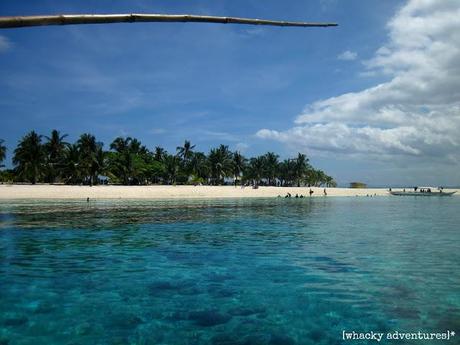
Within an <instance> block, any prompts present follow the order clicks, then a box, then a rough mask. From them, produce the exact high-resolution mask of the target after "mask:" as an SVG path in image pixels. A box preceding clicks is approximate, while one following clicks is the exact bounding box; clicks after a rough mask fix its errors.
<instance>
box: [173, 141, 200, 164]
mask: <svg viewBox="0 0 460 345" xmlns="http://www.w3.org/2000/svg"><path fill="white" fill-rule="evenodd" d="M195 146H196V145H192V144H191V143H190V141H188V140H185V142H184V146H177V148H176V150H177V155H178V156H179V157H180V158H182V160H183V161H184V162H186V161H188V160H189V159H190V158H191V157H192V154H193V149H194V148H195Z"/></svg>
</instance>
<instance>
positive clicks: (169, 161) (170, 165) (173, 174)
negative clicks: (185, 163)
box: [163, 155, 180, 184]
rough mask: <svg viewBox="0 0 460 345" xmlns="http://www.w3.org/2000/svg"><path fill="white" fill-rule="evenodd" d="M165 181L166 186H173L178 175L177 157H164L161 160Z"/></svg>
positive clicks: (178, 164) (178, 163)
mask: <svg viewBox="0 0 460 345" xmlns="http://www.w3.org/2000/svg"><path fill="white" fill-rule="evenodd" d="M163 163H164V173H165V180H166V181H167V183H168V184H175V183H176V179H177V175H178V173H179V166H180V162H179V157H177V156H175V155H166V156H165V157H164V159H163Z"/></svg>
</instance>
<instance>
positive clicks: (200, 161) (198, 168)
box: [190, 152, 209, 183]
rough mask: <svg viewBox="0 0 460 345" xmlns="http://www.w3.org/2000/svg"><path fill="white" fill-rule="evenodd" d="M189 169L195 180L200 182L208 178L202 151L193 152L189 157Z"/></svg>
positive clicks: (206, 163)
mask: <svg viewBox="0 0 460 345" xmlns="http://www.w3.org/2000/svg"><path fill="white" fill-rule="evenodd" d="M190 171H191V173H192V174H193V176H194V179H195V180H196V181H198V180H199V181H200V183H201V182H202V181H204V180H206V179H207V178H208V175H209V165H208V160H207V159H206V155H205V154H204V153H203V152H194V153H193V155H192V158H191V159H190Z"/></svg>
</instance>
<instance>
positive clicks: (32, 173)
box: [13, 131, 45, 184]
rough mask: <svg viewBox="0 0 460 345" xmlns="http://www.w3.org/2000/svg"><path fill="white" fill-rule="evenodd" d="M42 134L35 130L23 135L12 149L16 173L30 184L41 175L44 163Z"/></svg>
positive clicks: (35, 181)
mask: <svg viewBox="0 0 460 345" xmlns="http://www.w3.org/2000/svg"><path fill="white" fill-rule="evenodd" d="M41 140H42V136H41V135H38V134H37V133H36V132H35V131H31V132H30V133H28V134H27V135H25V136H24V137H23V138H22V139H21V141H20V142H19V144H18V146H17V147H16V149H15V150H14V157H13V164H14V165H15V166H16V168H15V169H16V173H17V175H18V176H19V177H20V178H22V179H24V180H27V181H30V182H31V183H32V184H35V183H37V181H38V179H39V178H40V177H42V175H43V172H44V163H45V150H44V149H43V145H42V143H41Z"/></svg>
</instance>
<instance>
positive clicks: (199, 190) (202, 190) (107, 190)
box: [0, 184, 460, 200]
mask: <svg viewBox="0 0 460 345" xmlns="http://www.w3.org/2000/svg"><path fill="white" fill-rule="evenodd" d="M311 189H312V190H313V192H314V193H313V195H312V196H313V197H324V193H323V191H324V188H322V187H312V188H311ZM309 190H310V188H309V187H259V188H258V189H253V188H251V187H244V188H241V187H240V186H238V187H233V186H93V187H89V186H66V185H34V186H32V185H7V184H3V185H0V199H3V200H8V199H86V198H90V199H193V198H203V199H206V198H261V197H277V196H278V195H280V196H285V195H286V194H287V193H291V194H292V196H295V195H296V194H298V195H299V196H300V195H304V196H308V195H309ZM446 191H447V190H446ZM326 192H327V196H348V197H354V196H367V195H369V196H388V195H390V194H389V193H388V190H387V189H384V188H366V189H352V188H326ZM458 194H460V193H459V190H457V195H458Z"/></svg>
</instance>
